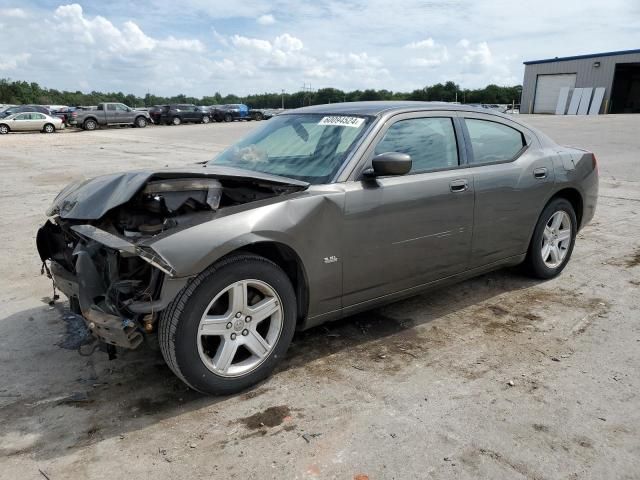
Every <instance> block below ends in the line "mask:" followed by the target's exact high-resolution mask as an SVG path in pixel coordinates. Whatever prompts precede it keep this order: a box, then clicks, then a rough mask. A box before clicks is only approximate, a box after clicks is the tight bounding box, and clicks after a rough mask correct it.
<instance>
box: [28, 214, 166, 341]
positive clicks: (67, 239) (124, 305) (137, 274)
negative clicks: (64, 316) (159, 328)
mask: <svg viewBox="0 0 640 480" xmlns="http://www.w3.org/2000/svg"><path fill="white" fill-rule="evenodd" d="M58 220H59V219H58ZM61 223H62V225H61V224H59V223H52V222H51V221H48V222H47V223H46V224H45V225H44V226H43V227H42V228H40V230H39V231H38V236H37V244H38V250H39V252H40V256H41V259H42V261H43V262H45V265H46V262H48V264H49V267H48V268H47V270H48V272H50V274H51V277H52V280H53V282H54V285H55V287H56V288H58V289H59V290H60V291H62V292H63V293H64V294H65V295H66V296H67V297H68V298H69V299H70V305H71V309H72V310H73V311H74V312H75V313H79V314H81V315H82V316H83V317H84V319H85V323H86V325H87V327H88V328H89V329H90V331H91V332H92V334H93V335H94V336H95V337H96V338H97V339H99V340H100V341H102V342H104V343H106V344H108V345H113V346H119V347H124V348H129V349H133V348H136V347H138V346H139V345H140V344H141V343H142V341H143V334H144V333H151V332H152V331H153V330H154V324H155V320H156V317H157V312H155V311H154V306H156V307H160V306H161V305H160V304H158V299H160V297H161V292H162V286H163V283H164V282H163V277H164V276H165V273H163V272H162V271H161V270H160V269H158V268H156V267H154V266H153V265H152V264H151V263H150V262H148V261H146V260H143V259H142V257H140V256H139V255H137V254H136V253H135V252H136V250H135V246H134V245H133V244H131V243H128V242H126V241H125V240H123V239H119V238H118V237H115V236H114V235H112V234H109V233H107V232H104V231H101V230H99V229H95V228H94V227H91V228H93V230H91V231H86V230H87V229H86V228H85V229H82V228H74V226H71V225H69V224H68V223H67V222H61ZM75 227H89V226H87V225H78V226H75ZM80 232H82V233H80ZM100 232H101V235H102V237H99V235H98V233H100ZM84 234H87V235H86V236H85V235H84ZM94 234H95V235H94ZM92 236H95V237H97V238H100V240H104V241H105V243H102V242H101V241H98V240H96V239H95V238H91V237H92ZM110 236H111V237H112V238H111V237H110ZM117 242H120V243H117ZM118 247H122V248H118ZM145 307H146V308H145Z"/></svg>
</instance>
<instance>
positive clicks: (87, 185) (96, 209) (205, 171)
mask: <svg viewBox="0 0 640 480" xmlns="http://www.w3.org/2000/svg"><path fill="white" fill-rule="evenodd" d="M170 178H217V179H233V180H246V181H248V182H256V181H257V182H260V183H267V184H271V185H283V186H285V185H288V186H293V187H299V189H300V190H304V189H306V188H307V187H308V186H309V184H308V183H306V182H302V181H299V180H294V179H291V178H286V177H279V176H276V175H269V174H266V173H259V172H251V171H248V170H242V169H238V168H232V167H215V166H213V167H212V166H209V167H190V168H185V169H161V170H136V171H131V172H123V173H113V174H109V175H101V176H99V177H95V178H92V179H89V180H83V181H80V182H75V183H71V184H70V185H68V186H66V187H65V188H64V189H63V190H62V191H61V192H60V193H59V194H58V196H57V197H56V198H55V200H54V201H53V203H52V205H51V206H50V207H49V209H48V210H47V215H49V216H53V215H59V216H60V217H61V218H66V219H74V220H97V219H99V218H102V217H103V216H104V215H105V214H106V213H107V212H108V211H109V210H111V209H113V208H115V207H118V206H120V205H122V204H124V203H126V202H128V201H129V200H131V199H132V198H133V196H134V195H136V194H137V193H138V192H139V191H140V190H142V188H143V187H144V186H145V185H146V184H147V183H148V182H149V181H150V180H159V179H170Z"/></svg>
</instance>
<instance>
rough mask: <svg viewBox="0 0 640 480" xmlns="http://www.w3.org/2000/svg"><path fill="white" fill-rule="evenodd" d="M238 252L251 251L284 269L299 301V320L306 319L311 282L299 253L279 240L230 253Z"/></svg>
mask: <svg viewBox="0 0 640 480" xmlns="http://www.w3.org/2000/svg"><path fill="white" fill-rule="evenodd" d="M238 252H249V253H253V254H255V255H260V256H261V257H265V258H267V259H269V260H271V261H272V262H273V263H275V264H276V265H278V266H279V267H280V268H282V269H283V270H284V272H285V273H286V274H287V276H288V277H289V280H291V284H292V285H293V289H294V290H295V292H296V301H297V303H298V315H297V317H298V322H301V321H302V320H304V318H305V317H306V316H307V311H308V308H309V283H308V280H307V275H306V272H305V270H304V266H303V264H302V260H300V257H299V256H298V254H297V253H296V252H295V251H294V250H293V249H292V248H291V247H289V246H287V245H285V244H283V243H278V242H260V243H253V244H251V245H246V246H244V247H242V248H241V249H239V250H236V251H234V252H231V253H230V254H229V255H231V254H234V253H238Z"/></svg>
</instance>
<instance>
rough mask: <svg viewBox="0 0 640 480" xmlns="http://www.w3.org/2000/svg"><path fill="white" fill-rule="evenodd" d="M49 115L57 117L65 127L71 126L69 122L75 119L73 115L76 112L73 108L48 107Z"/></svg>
mask: <svg viewBox="0 0 640 480" xmlns="http://www.w3.org/2000/svg"><path fill="white" fill-rule="evenodd" d="M50 109H51V115H52V116H54V117H58V118H59V119H61V120H62V121H63V123H64V124H65V125H67V126H70V125H71V121H72V120H73V119H74V118H75V117H74V116H73V113H74V112H75V111H76V108H75V107H62V106H56V108H53V107H50Z"/></svg>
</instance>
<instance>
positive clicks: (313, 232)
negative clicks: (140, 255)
mask: <svg viewBox="0 0 640 480" xmlns="http://www.w3.org/2000/svg"><path fill="white" fill-rule="evenodd" d="M343 203H344V194H343V192H341V191H339V190H334V191H330V192H326V191H325V192H322V194H317V193H316V194H314V193H311V194H309V195H303V196H301V197H297V198H292V199H288V200H284V201H282V202H278V203H275V204H270V205H264V206H261V207H257V208H253V209H249V210H246V211H242V212H238V213H234V214H231V215H227V216H221V217H217V218H215V219H213V220H211V221H209V222H206V223H202V224H199V225H195V226H193V227H191V228H188V229H185V230H181V231H178V232H176V233H175V234H173V235H168V236H166V237H164V238H161V239H159V240H157V241H155V242H152V243H150V244H149V247H151V248H152V249H153V250H154V251H155V252H157V253H158V254H159V255H160V256H161V257H162V258H163V259H165V260H166V261H167V263H168V264H170V265H171V266H172V267H173V268H174V270H175V276H177V277H188V276H193V275H197V274H198V273H200V272H202V271H203V270H205V269H206V268H207V267H208V266H209V265H212V264H213V263H215V262H216V261H217V260H219V259H220V258H222V257H224V256H225V255H228V254H229V253H231V252H233V251H236V250H239V249H241V248H243V247H246V246H248V245H252V244H255V243H262V242H277V243H280V244H284V245H286V246H288V247H289V248H291V249H292V250H293V251H294V252H296V254H297V255H298V257H299V258H300V260H301V261H302V264H303V268H304V270H305V271H306V272H307V275H308V281H309V316H313V315H316V314H319V313H326V312H328V311H332V310H335V309H338V308H340V297H341V295H342V262H341V261H340V259H341V258H342V246H341V235H340V232H341V228H340V226H341V223H342V220H341V219H342V208H343ZM334 258H335V259H336V260H333V259H334ZM327 259H332V260H331V261H327Z"/></svg>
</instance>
